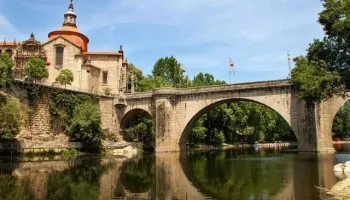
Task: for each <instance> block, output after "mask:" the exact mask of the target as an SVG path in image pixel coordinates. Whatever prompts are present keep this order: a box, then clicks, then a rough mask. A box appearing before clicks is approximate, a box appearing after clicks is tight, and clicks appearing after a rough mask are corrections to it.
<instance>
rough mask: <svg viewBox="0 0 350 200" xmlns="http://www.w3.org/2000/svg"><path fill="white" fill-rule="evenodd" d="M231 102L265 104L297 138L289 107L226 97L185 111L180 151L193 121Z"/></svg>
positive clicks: (184, 144)
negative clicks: (286, 124)
mask: <svg viewBox="0 0 350 200" xmlns="http://www.w3.org/2000/svg"><path fill="white" fill-rule="evenodd" d="M233 102H252V103H256V104H260V105H263V106H266V107H267V108H269V109H272V110H273V111H275V112H276V113H277V114H278V115H279V116H281V117H282V118H283V119H284V121H286V122H287V123H288V125H289V126H290V127H291V129H292V131H293V134H294V135H295V136H296V138H297V139H298V136H297V134H296V132H295V130H294V129H293V126H292V123H291V120H290V112H289V109H290V108H288V107H284V106H276V104H274V103H269V101H261V100H256V99H254V98H226V99H218V100H217V101H211V102H208V103H205V104H204V105H203V106H199V107H198V108H197V109H192V111H191V112H189V113H187V112H186V114H189V115H188V116H187V117H186V119H187V120H186V121H185V123H184V128H183V130H182V131H181V137H180V140H179V146H180V150H181V151H182V150H185V149H186V143H187V137H188V134H189V133H190V131H191V128H192V127H193V125H194V123H195V122H196V121H197V120H198V119H199V118H200V117H201V116H202V115H203V114H205V113H206V112H208V111H210V110H211V109H213V108H214V107H216V106H219V105H221V104H224V103H233Z"/></svg>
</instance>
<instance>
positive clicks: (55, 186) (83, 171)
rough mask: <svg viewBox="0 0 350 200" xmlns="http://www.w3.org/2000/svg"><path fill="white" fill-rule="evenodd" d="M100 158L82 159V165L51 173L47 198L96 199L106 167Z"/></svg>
mask: <svg viewBox="0 0 350 200" xmlns="http://www.w3.org/2000/svg"><path fill="white" fill-rule="evenodd" d="M98 161H99V160H94V159H89V160H86V161H85V160H82V165H80V166H75V167H72V168H70V169H68V170H65V171H62V172H55V173H52V174H50V175H49V177H48V180H47V181H48V183H49V184H48V185H47V193H45V194H46V196H45V199H47V200H55V199H65V200H95V199H98V197H99V194H100V192H101V191H100V179H101V176H102V174H103V173H104V170H105V169H104V168H103V167H102V166H101V165H100V164H99V163H98Z"/></svg>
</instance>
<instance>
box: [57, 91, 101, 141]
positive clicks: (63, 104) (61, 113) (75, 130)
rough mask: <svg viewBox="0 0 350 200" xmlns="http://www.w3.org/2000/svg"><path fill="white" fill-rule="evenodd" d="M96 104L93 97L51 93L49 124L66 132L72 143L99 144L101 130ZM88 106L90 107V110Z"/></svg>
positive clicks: (64, 92) (69, 93)
mask: <svg viewBox="0 0 350 200" xmlns="http://www.w3.org/2000/svg"><path fill="white" fill-rule="evenodd" d="M97 103H98V98H97V97H95V96H90V95H85V94H75V93H73V92H67V91H52V92H51V101H50V114H51V123H52V125H56V126H58V128H60V129H61V130H62V131H63V132H67V133H68V135H69V136H70V139H71V140H73V141H81V142H87V143H96V142H97V143H99V141H100V138H101V137H102V129H101V126H100V123H101V122H100V113H99V110H98V106H97ZM88 106H91V110H89V108H88ZM78 108H79V110H78ZM96 109H97V110H96ZM83 115H86V116H83ZM73 123H74V125H72V124H73ZM95 131H96V132H95Z"/></svg>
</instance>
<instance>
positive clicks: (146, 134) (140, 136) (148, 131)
mask: <svg viewBox="0 0 350 200" xmlns="http://www.w3.org/2000/svg"><path fill="white" fill-rule="evenodd" d="M126 127H128V128H127V129H126V130H125V132H126V138H125V139H126V140H128V141H134V140H137V141H141V142H142V143H143V148H144V149H146V150H153V149H154V145H155V144H154V140H155V136H154V131H153V121H152V118H151V116H150V115H149V114H148V113H147V112H146V111H140V112H139V113H138V114H137V115H136V116H135V117H134V118H133V119H132V120H131V121H129V122H127V124H126Z"/></svg>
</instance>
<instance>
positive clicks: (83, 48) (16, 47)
mask: <svg viewBox="0 0 350 200" xmlns="http://www.w3.org/2000/svg"><path fill="white" fill-rule="evenodd" d="M76 19H77V15H76V14H75V12H74V7H73V2H72V0H71V3H70V4H69V7H68V11H67V12H66V13H65V14H64V22H63V25H62V27H60V28H59V29H57V30H54V31H52V32H50V33H49V34H48V41H46V42H44V43H41V42H39V41H36V40H35V37H34V34H33V33H32V34H31V36H30V38H29V39H28V40H26V41H24V42H21V43H20V42H16V41H14V42H7V41H6V40H5V39H4V42H0V52H6V53H9V54H10V55H11V57H12V58H13V60H14V62H15V67H14V70H13V73H14V76H15V78H16V79H21V80H23V79H24V78H25V73H24V67H25V66H26V64H27V62H28V60H30V59H31V58H34V57H36V58H41V59H43V60H44V61H45V62H46V66H47V69H48V72H49V77H48V78H45V79H43V80H42V82H43V83H45V84H46V85H57V83H56V81H55V79H56V77H57V76H58V75H59V73H60V71H61V70H62V69H70V70H71V71H72V73H73V75H74V81H73V82H72V84H71V85H69V86H67V88H68V89H72V90H79V91H84V92H92V93H104V92H106V89H107V88H108V89H107V90H109V91H110V93H112V94H122V93H123V92H124V91H125V87H126V68H127V65H128V64H127V59H126V58H124V52H123V47H122V46H120V49H119V51H116V52H89V51H88V44H89V38H88V37H87V36H86V35H84V33H82V32H81V31H80V30H79V29H78V28H77V20H76Z"/></svg>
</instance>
